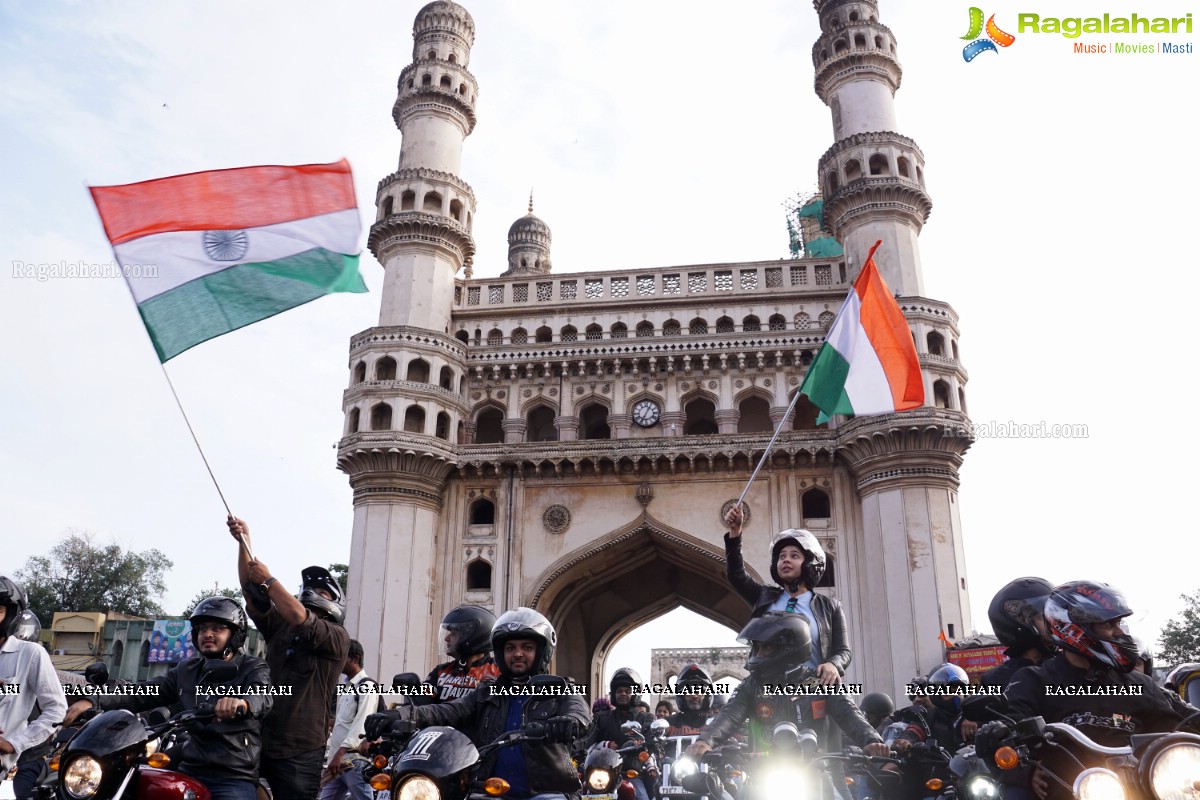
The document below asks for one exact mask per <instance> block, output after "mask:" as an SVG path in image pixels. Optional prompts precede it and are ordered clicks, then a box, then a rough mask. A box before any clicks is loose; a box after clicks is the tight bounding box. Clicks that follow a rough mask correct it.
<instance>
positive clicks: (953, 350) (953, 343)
mask: <svg viewBox="0 0 1200 800" xmlns="http://www.w3.org/2000/svg"><path fill="white" fill-rule="evenodd" d="M950 354H951V355H952V356H954V360H955V361H958V340H957V339H951V340H950Z"/></svg>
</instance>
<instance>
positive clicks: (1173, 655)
mask: <svg viewBox="0 0 1200 800" xmlns="http://www.w3.org/2000/svg"><path fill="white" fill-rule="evenodd" d="M1179 597H1180V599H1182V600H1183V613H1182V614H1180V615H1179V618H1178V619H1173V620H1170V621H1169V622H1167V624H1166V625H1164V626H1163V629H1162V633H1161V634H1160V635H1159V637H1158V652H1157V653H1156V654H1155V657H1156V659H1157V660H1158V661H1159V662H1160V663H1162V665H1163V666H1166V667H1171V666H1175V665H1176V664H1182V663H1184V662H1186V661H1200V589H1197V590H1196V591H1194V592H1192V593H1191V594H1181V595H1179Z"/></svg>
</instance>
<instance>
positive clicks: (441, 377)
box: [438, 367, 454, 392]
mask: <svg viewBox="0 0 1200 800" xmlns="http://www.w3.org/2000/svg"><path fill="white" fill-rule="evenodd" d="M438 386H440V387H442V388H443V389H445V390H446V391H447V392H452V391H454V370H452V369H450V368H449V367H442V369H441V371H440V372H439V373H438Z"/></svg>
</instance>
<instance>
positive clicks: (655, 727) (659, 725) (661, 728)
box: [650, 717, 671, 736]
mask: <svg viewBox="0 0 1200 800" xmlns="http://www.w3.org/2000/svg"><path fill="white" fill-rule="evenodd" d="M670 728H671V723H669V722H667V721H666V720H665V719H662V718H661V717H660V718H659V719H656V720H654V722H651V723H650V733H651V734H652V735H655V736H665V735H666V733H667V731H668V730H670Z"/></svg>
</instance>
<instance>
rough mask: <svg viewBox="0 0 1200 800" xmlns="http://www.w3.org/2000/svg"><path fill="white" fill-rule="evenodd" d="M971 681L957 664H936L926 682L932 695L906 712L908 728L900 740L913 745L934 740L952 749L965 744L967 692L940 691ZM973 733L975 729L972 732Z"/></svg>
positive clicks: (900, 736)
mask: <svg viewBox="0 0 1200 800" xmlns="http://www.w3.org/2000/svg"><path fill="white" fill-rule="evenodd" d="M970 684H971V679H970V678H969V677H968V676H967V672H966V670H964V669H963V668H962V667H960V666H958V665H957V664H950V663H946V664H941V665H939V666H937V667H934V669H933V671H932V672H930V673H929V675H928V676H927V679H926V681H925V685H926V687H928V691H930V694H928V695H927V697H928V699H929V704H928V705H922V706H914V709H915V711H914V712H913V713H912V714H910V715H905V717H904V721H905V722H907V723H908V727H907V728H906V729H905V730H904V731H903V732H902V733H900V735H899V738H900V739H903V740H906V741H908V742H910V743H913V744H920V743H922V742H927V741H930V740H935V741H937V743H938V744H939V745H941V746H942V747H944V748H946V749H947V750H949V751H950V752H954V751H955V750H957V749H958V748H960V747H962V746H963V744H965V743H966V742H965V739H966V737H965V736H964V735H963V734H962V731H961V730H960V729H959V726H958V723H959V721H960V720H959V716H960V715H961V714H962V702H963V699H964V697H965V695H961V694H960V695H956V694H940V693H937V692H939V691H953V690H954V689H955V688H959V689H963V688H965V687H967V686H969V685H970ZM971 732H972V733H974V731H973V730H972V731H971Z"/></svg>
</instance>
